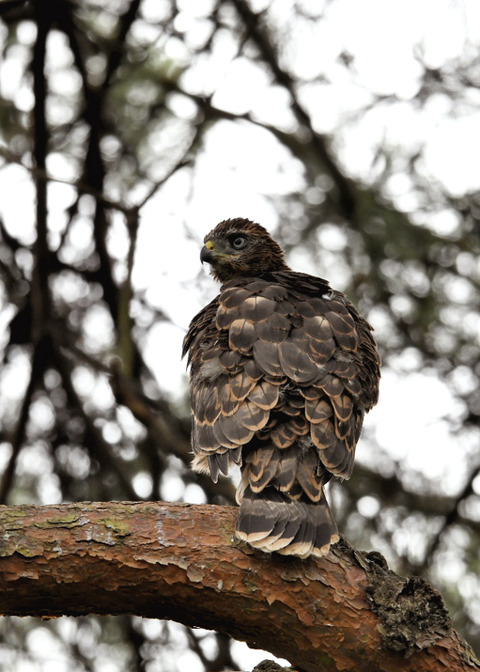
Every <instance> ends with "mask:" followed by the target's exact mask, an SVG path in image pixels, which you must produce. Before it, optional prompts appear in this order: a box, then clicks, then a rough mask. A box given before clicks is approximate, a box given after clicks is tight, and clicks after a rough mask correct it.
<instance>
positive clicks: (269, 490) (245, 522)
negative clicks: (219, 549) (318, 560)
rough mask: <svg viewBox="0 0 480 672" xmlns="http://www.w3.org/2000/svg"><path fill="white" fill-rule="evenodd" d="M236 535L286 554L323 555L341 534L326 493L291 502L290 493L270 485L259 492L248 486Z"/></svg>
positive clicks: (262, 547)
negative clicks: (317, 499)
mask: <svg viewBox="0 0 480 672" xmlns="http://www.w3.org/2000/svg"><path fill="white" fill-rule="evenodd" d="M236 534H237V537H238V538H239V539H242V540H243V541H246V542H248V543H249V544H250V545H251V546H253V547H254V548H258V549H260V550H262V551H265V552H272V551H276V552H277V553H281V554H283V555H297V556H299V557H302V558H306V557H308V556H310V555H315V556H322V555H325V554H326V553H328V549H329V548H330V545H331V544H334V543H336V542H337V541H338V539H339V536H338V532H337V527H336V525H335V521H334V520H333V517H332V514H331V512H330V508H329V506H328V503H327V500H326V498H325V494H324V493H323V490H322V495H321V498H320V499H319V501H317V502H312V501H310V500H308V498H307V497H303V498H302V499H298V500H295V501H292V500H291V499H290V498H289V496H288V494H287V493H283V492H280V491H279V490H277V489H276V488H274V487H272V486H267V487H266V488H264V489H263V490H262V492H260V493H254V492H252V490H251V488H250V486H247V488H246V489H245V492H244V493H243V498H242V501H241V504H240V512H239V514H238V519H237V527H236Z"/></svg>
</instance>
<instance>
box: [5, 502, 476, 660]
mask: <svg viewBox="0 0 480 672" xmlns="http://www.w3.org/2000/svg"><path fill="white" fill-rule="evenodd" d="M235 515H236V511H235V509H234V508H233V507H220V506H211V505H205V506H192V505H187V504H183V505H182V504H158V503H101V504H98V503H95V504H90V503H89V504H85V503H80V504H68V505H63V504H62V505H58V506H42V507H34V506H18V507H5V506H4V507H1V508H0V539H1V541H0V558H1V559H0V612H1V613H2V614H4V615H17V616H25V615H31V616H40V617H50V616H51V617H54V616H60V615H73V616H79V615H82V614H88V613H97V614H120V613H133V614H136V615H139V616H146V617H150V618H167V619H172V620H175V621H179V622H181V623H184V624H186V625H189V626H199V627H203V628H212V629H215V630H219V631H221V632H226V633H228V634H229V635H231V636H233V637H235V638H236V639H240V640H244V641H246V642H247V643H248V644H249V645H250V646H253V647H261V648H264V649H267V650H269V651H271V652H272V653H274V654H276V655H278V656H282V657H284V658H287V659H288V660H289V661H291V663H292V664H293V665H294V666H295V667H297V668H298V669H301V670H304V671H305V672H310V671H311V672H314V671H315V672H318V670H356V672H362V670H364V671H365V672H367V671H368V672H372V670H379V671H382V672H384V671H385V672H387V671H388V672H390V671H392V672H393V671H394V670H395V671H396V670H398V669H402V670H405V671H412V672H413V671H414V670H415V672H422V671H425V672H426V671H428V670H432V671H433V670H435V671H436V670H442V669H445V670H447V669H448V670H450V671H451V672H455V671H457V670H458V671H460V670H467V669H468V670H480V664H479V663H478V661H477V660H476V659H475V658H474V656H473V654H472V652H471V650H470V648H469V646H468V645H467V644H466V643H465V642H464V641H463V640H462V639H461V638H460V637H459V636H458V635H457V633H456V632H455V631H454V630H453V628H452V627H451V623H450V619H449V618H448V614H447V612H446V609H445V607H444V605H443V602H442V598H441V596H440V594H439V593H438V592H437V591H436V590H434V589H433V588H432V587H431V586H430V585H429V584H427V583H426V582H425V581H423V580H422V579H419V578H412V579H407V580H405V579H401V578H400V577H398V576H396V575H395V574H394V573H393V572H391V571H390V570H389V569H388V568H387V567H386V564H385V561H384V560H383V558H382V556H380V555H379V554H375V553H373V554H367V555H365V554H363V553H361V552H358V551H355V550H354V549H353V548H351V547H350V546H349V545H348V544H346V543H342V542H341V543H340V544H337V545H336V546H335V547H334V548H333V549H332V551H331V553H330V554H329V555H328V556H327V557H326V558H322V559H315V560H308V561H301V560H299V559H296V558H284V557H282V556H279V555H273V556H271V555H266V554H265V555H264V554H262V553H257V552H254V551H252V550H251V549H250V548H248V547H247V546H245V545H244V544H240V543H238V542H236V541H235V539H234V536H233V526H234V519H235Z"/></svg>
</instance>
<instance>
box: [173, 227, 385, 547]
mask: <svg viewBox="0 0 480 672" xmlns="http://www.w3.org/2000/svg"><path fill="white" fill-rule="evenodd" d="M204 242H205V246H204V247H203V248H202V251H201V255H200V258H201V260H202V262H203V261H207V262H208V263H209V264H211V273H212V275H213V276H214V277H215V278H216V279H217V280H219V281H220V282H222V283H223V284H222V287H221V289H220V294H219V295H218V296H217V297H216V298H215V299H213V301H211V302H210V303H209V304H208V305H207V306H205V308H204V309H203V310H201V311H200V313H198V315H197V316H196V317H194V319H193V320H192V323H191V324H190V328H189V330H188V333H187V335H186V337H185V340H184V344H183V354H184V355H185V354H186V353H187V352H188V360H189V363H190V364H191V373H190V387H191V396H192V410H193V428H192V447H193V452H194V455H195V457H194V459H193V464H192V466H193V469H194V470H195V471H198V472H205V473H209V474H210V475H211V477H212V479H213V480H214V481H215V482H216V481H217V478H218V474H219V472H221V473H223V474H227V472H228V467H229V465H230V464H232V463H235V464H238V465H240V467H241V472H242V480H241V484H240V485H239V487H238V490H237V501H238V503H239V504H240V512H239V515H238V519H237V528H236V534H237V536H238V537H239V538H240V539H243V540H245V541H247V542H248V543H249V544H251V545H252V546H254V547H255V548H259V549H261V550H262V551H267V552H271V551H277V552H278V553H283V554H285V555H297V556H300V557H308V556H309V555H312V554H313V555H324V554H325V553H327V552H328V549H329V547H330V544H332V543H335V542H336V541H338V538H339V537H338V533H337V528H336V525H335V522H334V520H333V518H332V515H331V513H330V509H329V507H328V503H327V501H326V499H325V494H324V485H325V484H326V483H327V481H328V480H329V479H330V478H331V477H332V475H333V476H337V477H340V478H349V476H350V474H351V472H352V467H353V460H354V454H355V446H356V444H357V441H358V438H359V436H360V431H361V428H362V422H363V416H364V414H365V412H366V411H369V410H370V408H371V407H372V406H373V405H374V404H375V403H376V401H377V398H378V380H379V376H380V372H379V365H380V363H379V357H378V354H377V348H376V344H375V341H374V339H373V336H372V333H371V332H372V329H371V327H370V325H369V324H368V323H367V322H366V321H365V320H364V319H363V318H362V317H361V316H360V315H359V314H358V312H357V310H356V309H355V308H354V306H353V305H352V304H351V303H350V301H349V300H348V299H347V298H346V297H345V296H344V295H343V294H342V293H340V292H337V291H334V290H332V289H331V288H330V286H329V284H328V282H327V281H325V280H322V279H320V278H316V277H314V276H311V275H307V274H305V273H296V272H294V271H292V270H291V269H290V268H289V267H288V266H287V264H286V263H285V258H284V255H283V252H282V250H281V248H280V246H279V245H278V244H277V243H276V242H275V241H274V240H273V239H272V238H271V237H270V235H269V234H268V233H267V231H266V230H265V229H264V228H263V227H262V226H260V225H259V224H256V223H254V222H251V221H249V220H246V219H229V220H226V221H224V222H221V223H220V224H218V226H217V227H216V228H215V229H214V230H213V231H211V232H210V233H209V234H208V235H207V236H206V237H205V241H204Z"/></svg>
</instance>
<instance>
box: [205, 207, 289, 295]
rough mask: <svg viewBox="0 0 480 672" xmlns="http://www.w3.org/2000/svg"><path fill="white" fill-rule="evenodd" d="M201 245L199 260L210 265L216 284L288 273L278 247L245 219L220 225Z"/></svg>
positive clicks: (253, 223)
mask: <svg viewBox="0 0 480 672" xmlns="http://www.w3.org/2000/svg"><path fill="white" fill-rule="evenodd" d="M203 242H204V243H205V244H204V246H203V247H202V251H201V253H200V260H201V261H202V263H203V262H204V261H206V262H207V263H209V264H210V265H211V274H212V275H213V277H214V278H215V279H216V280H219V281H220V282H227V280H231V279H232V278H235V277H249V276H252V277H258V276H261V275H264V274H265V273H270V272H272V271H286V270H288V269H289V267H288V266H287V264H286V263H285V257H284V254H283V250H282V248H281V247H280V245H279V244H278V243H276V242H275V241H274V240H273V238H272V237H271V236H270V234H269V233H268V231H267V230H266V229H264V228H263V226H260V224H256V223H255V222H251V221H250V220H248V219H241V218H237V219H226V220H225V221H223V222H220V224H217V226H216V227H215V228H214V229H213V230H212V231H210V233H209V234H207V235H206V236H205V238H204V241H203Z"/></svg>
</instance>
